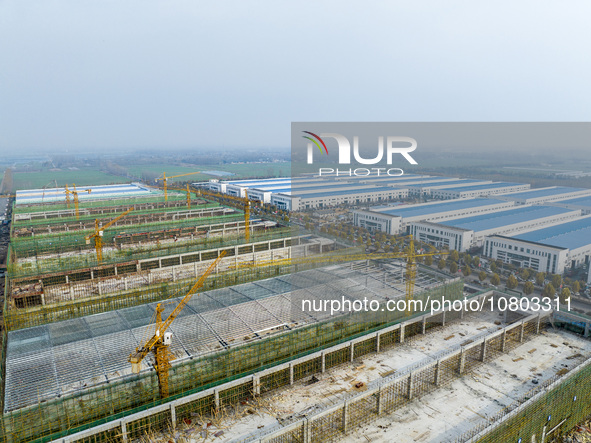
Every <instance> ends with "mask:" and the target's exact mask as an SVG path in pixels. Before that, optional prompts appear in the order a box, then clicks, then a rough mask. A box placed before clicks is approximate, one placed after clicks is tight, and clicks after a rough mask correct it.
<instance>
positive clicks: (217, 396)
mask: <svg viewBox="0 0 591 443" xmlns="http://www.w3.org/2000/svg"><path fill="white" fill-rule="evenodd" d="M213 404H214V407H215V410H216V411H219V409H220V391H218V390H217V389H216V390H215V391H213Z"/></svg>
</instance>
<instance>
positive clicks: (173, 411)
mask: <svg viewBox="0 0 591 443" xmlns="http://www.w3.org/2000/svg"><path fill="white" fill-rule="evenodd" d="M170 422H171V423H172V429H173V430H174V429H175V428H176V409H175V407H174V403H171V404H170Z"/></svg>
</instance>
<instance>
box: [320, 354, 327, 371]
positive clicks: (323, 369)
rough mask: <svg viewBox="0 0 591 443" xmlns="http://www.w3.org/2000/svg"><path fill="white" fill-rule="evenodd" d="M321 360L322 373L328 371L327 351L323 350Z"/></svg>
mask: <svg viewBox="0 0 591 443" xmlns="http://www.w3.org/2000/svg"><path fill="white" fill-rule="evenodd" d="M320 361H321V362H322V373H323V374H324V372H325V371H326V352H324V351H322V353H321V354H320Z"/></svg>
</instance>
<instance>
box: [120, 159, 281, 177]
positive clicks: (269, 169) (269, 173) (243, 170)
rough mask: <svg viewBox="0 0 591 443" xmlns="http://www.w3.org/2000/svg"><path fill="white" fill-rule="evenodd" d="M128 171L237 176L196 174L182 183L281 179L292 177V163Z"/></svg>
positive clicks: (131, 169) (133, 171)
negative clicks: (215, 174) (257, 178)
mask: <svg viewBox="0 0 591 443" xmlns="http://www.w3.org/2000/svg"><path fill="white" fill-rule="evenodd" d="M127 169H128V170H129V172H130V173H131V174H133V175H135V176H138V177H139V176H141V175H142V172H152V173H156V174H158V175H162V172H166V175H168V176H171V175H177V174H187V173H189V172H195V171H225V172H232V173H234V174H236V175H233V176H224V177H217V176H213V175H207V174H195V175H188V176H186V177H179V180H180V181H185V180H193V181H207V180H209V179H212V178H220V179H226V180H230V179H237V178H249V177H279V176H280V175H281V176H284V177H285V176H289V175H291V163H243V164H242V163H239V164H222V165H203V166H178V165H170V164H168V165H167V164H160V163H159V164H146V165H137V166H129V167H128V168H127Z"/></svg>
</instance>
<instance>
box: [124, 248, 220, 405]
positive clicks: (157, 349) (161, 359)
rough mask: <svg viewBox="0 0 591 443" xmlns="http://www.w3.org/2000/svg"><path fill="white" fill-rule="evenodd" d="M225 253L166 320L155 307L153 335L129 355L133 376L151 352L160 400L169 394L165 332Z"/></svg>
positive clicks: (167, 335) (160, 308) (161, 309)
mask: <svg viewBox="0 0 591 443" xmlns="http://www.w3.org/2000/svg"><path fill="white" fill-rule="evenodd" d="M225 255H226V251H222V252H221V253H220V255H219V256H218V258H216V259H215V260H214V262H213V263H211V264H210V265H209V267H208V268H207V270H206V271H205V272H204V273H203V275H202V276H201V277H200V278H199V280H197V282H196V283H195V284H194V285H193V287H191V289H190V290H189V292H187V294H186V295H185V296H184V297H183V298H182V300H181V301H180V302H179V304H178V305H177V306H176V307H175V308H174V309H173V311H172V312H171V313H170V315H169V316H168V317H167V319H166V320H164V321H163V320H162V313H163V312H164V307H163V306H162V304H161V303H158V304H157V305H156V321H155V330H154V335H153V336H152V337H151V338H150V339H148V341H147V342H146V343H144V344H143V345H142V346H138V347H137V348H136V349H135V352H133V353H131V354H130V355H129V362H130V363H131V370H132V372H133V373H134V374H138V373H139V372H140V370H141V363H142V360H143V359H144V358H145V357H146V356H147V355H148V354H149V353H150V352H152V353H153V354H154V360H155V365H154V368H155V369H156V375H157V376H158V386H159V389H160V398H166V397H168V394H169V389H168V370H169V369H170V366H171V365H170V362H171V360H172V355H171V353H170V351H169V346H170V344H171V343H172V333H170V332H166V330H167V329H168V328H169V327H170V325H171V323H172V322H173V321H174V319H175V318H176V317H177V316H178V315H179V314H180V313H181V311H182V310H183V309H184V307H185V306H186V305H187V303H188V302H189V300H191V297H192V296H193V294H195V292H196V291H197V290H198V289H199V288H201V287H202V286H203V284H204V283H205V280H206V279H207V277H208V276H209V274H210V273H211V271H213V269H214V268H215V267H216V266H217V265H218V263H219V262H220V260H221V259H222V258H224V256H225Z"/></svg>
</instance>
